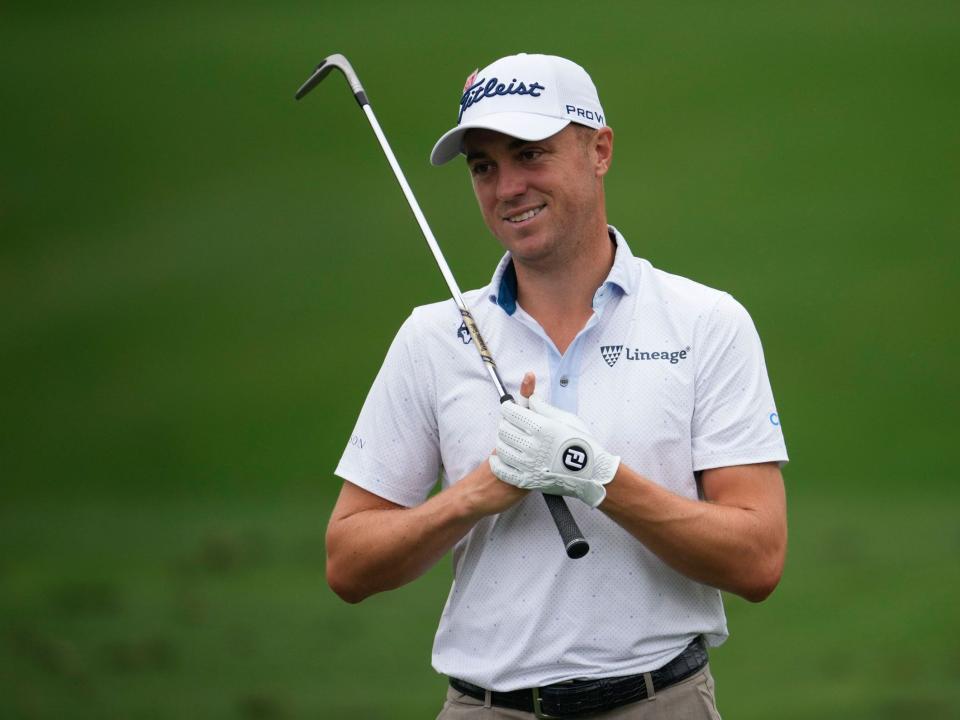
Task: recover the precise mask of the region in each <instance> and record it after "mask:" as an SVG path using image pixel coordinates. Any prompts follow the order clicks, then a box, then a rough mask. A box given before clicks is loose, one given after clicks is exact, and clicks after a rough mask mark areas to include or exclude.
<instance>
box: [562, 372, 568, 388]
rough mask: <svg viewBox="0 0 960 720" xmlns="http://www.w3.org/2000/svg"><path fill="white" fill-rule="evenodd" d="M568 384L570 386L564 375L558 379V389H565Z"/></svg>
mask: <svg viewBox="0 0 960 720" xmlns="http://www.w3.org/2000/svg"><path fill="white" fill-rule="evenodd" d="M569 384H570V378H568V377H567V376H566V375H564V376H562V377H561V378H560V387H566V386H567V385H569Z"/></svg>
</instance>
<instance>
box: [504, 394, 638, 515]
mask: <svg viewBox="0 0 960 720" xmlns="http://www.w3.org/2000/svg"><path fill="white" fill-rule="evenodd" d="M530 377H532V376H530ZM524 384H525V385H528V383H527V378H526V377H525V378H524ZM528 387H530V389H531V390H532V382H531V383H530V384H529V385H528ZM528 404H529V408H527V407H523V406H521V405H518V404H514V403H504V404H503V405H502V406H501V408H500V413H501V420H500V426H499V428H498V432H497V435H498V442H497V452H496V455H493V456H492V457H491V458H490V468H491V469H492V470H493V473H494V475H496V476H497V477H498V478H499V479H500V480H502V481H503V482H505V483H509V484H510V485H514V486H516V487H519V488H523V489H525V490H540V491H541V492H545V493H547V494H550V495H566V496H569V497H576V498H579V499H580V500H582V501H583V502H585V503H587V504H588V505H589V506H590V507H597V506H598V505H599V504H600V503H601V502H603V499H604V498H605V497H606V495H607V491H606V489H605V488H604V487H603V486H604V485H606V484H607V483H608V482H610V481H611V480H612V479H613V476H614V474H615V473H616V471H617V468H618V467H619V465H620V458H619V457H617V456H615V455H611V454H610V453H608V452H607V451H606V450H604V449H603V448H602V447H600V445H599V443H597V441H596V440H594V439H593V438H592V437H591V436H590V431H589V430H588V429H587V427H586V426H585V425H584V423H583V421H582V420H581V419H580V418H578V417H577V416H576V415H572V414H571V413H568V412H564V411H563V410H560V409H558V408H555V407H553V406H552V405H550V404H548V403H546V402H544V401H542V400H540V399H539V398H537V397H536V396H535V395H533V396H531V397H530V398H529V401H528Z"/></svg>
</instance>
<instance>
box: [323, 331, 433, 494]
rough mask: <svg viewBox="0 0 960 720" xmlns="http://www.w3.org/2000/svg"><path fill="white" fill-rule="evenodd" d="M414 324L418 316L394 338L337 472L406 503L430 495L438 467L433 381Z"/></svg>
mask: <svg viewBox="0 0 960 720" xmlns="http://www.w3.org/2000/svg"><path fill="white" fill-rule="evenodd" d="M415 326H416V314H414V315H412V316H411V317H409V318H408V319H407V320H406V322H404V324H403V326H402V327H401V328H400V330H399V332H398V333H397V336H396V337H395V338H394V340H393V343H392V344H391V346H390V350H389V351H388V352H387V356H386V358H385V359H384V361H383V365H382V367H381V368H380V371H379V372H378V373H377V377H376V379H375V380H374V381H373V385H372V386H371V388H370V392H369V393H368V395H367V399H366V400H365V401H364V403H363V408H362V409H361V410H360V416H359V418H358V419H357V424H356V426H355V427H354V430H353V434H352V435H351V436H350V439H349V441H348V443H347V447H346V449H345V450H344V452H343V456H342V457H341V458H340V463H339V464H338V465H337V469H336V471H335V472H336V474H337V475H338V476H340V477H341V478H343V479H344V480H348V481H350V482H351V483H353V484H355V485H359V486H360V487H362V488H363V489H364V490H367V491H369V492H372V493H373V494H375V495H379V496H380V497H382V498H384V499H386V500H389V501H390V502H394V503H397V504H399V505H404V506H406V507H412V506H414V505H419V504H420V503H422V502H423V501H424V500H425V499H426V498H427V495H428V494H429V493H430V490H431V489H432V488H433V486H434V485H435V484H436V482H437V477H438V475H439V471H440V451H439V438H438V433H437V422H436V400H435V391H434V383H433V380H432V377H431V376H432V372H431V368H430V366H429V364H428V363H427V361H426V359H425V358H424V357H423V356H422V354H421V353H420V347H421V345H420V344H419V343H418V342H417V336H418V333H417V332H416V329H415Z"/></svg>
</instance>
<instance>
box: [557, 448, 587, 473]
mask: <svg viewBox="0 0 960 720" xmlns="http://www.w3.org/2000/svg"><path fill="white" fill-rule="evenodd" d="M563 466H564V467H565V468H566V469H567V470H573V471H574V472H576V471H577V470H583V469H584V468H585V467H586V466H587V451H586V450H584V449H583V448H582V447H580V446H579V445H571V446H570V447H568V448H567V449H566V450H564V451H563Z"/></svg>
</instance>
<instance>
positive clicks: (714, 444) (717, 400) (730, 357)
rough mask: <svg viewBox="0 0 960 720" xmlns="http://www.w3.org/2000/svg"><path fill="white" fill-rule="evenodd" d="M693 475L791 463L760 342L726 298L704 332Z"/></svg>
mask: <svg viewBox="0 0 960 720" xmlns="http://www.w3.org/2000/svg"><path fill="white" fill-rule="evenodd" d="M697 335H698V338H697V341H696V345H695V357H696V360H697V377H696V398H695V406H694V411H693V421H692V433H691V434H692V442H693V448H692V449H693V469H694V470H706V469H708V468H716V467H727V466H731V465H746V464H751V463H759V462H773V461H776V462H780V463H781V464H782V463H785V462H786V461H787V449H786V445H785V444H784V439H783V432H782V429H781V427H780V416H779V414H778V413H777V408H776V405H775V404H774V401H773V392H772V390H771V388H770V380H769V377H768V376H767V366H766V363H765V362H764V358H763V348H762V347H761V345H760V337H759V335H758V334H757V330H756V328H755V327H754V324H753V321H752V320H751V318H750V315H749V314H748V313H747V311H746V309H745V308H744V307H743V306H742V305H740V303H738V302H737V301H736V300H734V299H733V298H732V297H730V295H728V294H726V293H724V294H723V295H721V296H720V298H719V300H718V301H717V302H716V304H715V305H714V307H713V308H712V310H711V312H710V313H709V314H708V315H707V316H706V317H705V318H704V320H703V321H702V325H701V326H700V327H699V328H698V332H697Z"/></svg>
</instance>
